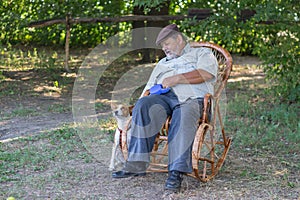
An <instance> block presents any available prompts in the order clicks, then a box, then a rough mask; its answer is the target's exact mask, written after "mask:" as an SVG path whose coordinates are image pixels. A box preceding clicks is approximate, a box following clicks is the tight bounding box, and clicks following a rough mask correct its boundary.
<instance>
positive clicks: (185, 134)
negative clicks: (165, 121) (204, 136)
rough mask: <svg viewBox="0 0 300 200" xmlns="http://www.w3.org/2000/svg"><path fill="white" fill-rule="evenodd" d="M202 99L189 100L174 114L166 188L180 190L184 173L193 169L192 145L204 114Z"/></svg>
mask: <svg viewBox="0 0 300 200" xmlns="http://www.w3.org/2000/svg"><path fill="white" fill-rule="evenodd" d="M202 104H203V103H202V99H201V100H198V99H194V100H188V101H187V102H185V103H183V104H181V105H180V106H178V107H177V108H176V109H175V110H174V111H173V114H172V122H171V125H170V129H169V133H168V153H169V166H168V168H169V177H168V179H167V180H166V184H165V189H167V190H173V191H178V190H179V189H180V188H181V182H182V179H183V178H182V175H183V173H189V172H191V171H192V155H191V150H192V145H193V142H194V138H195V134H196V131H197V128H198V123H199V118H200V116H201V115H202V107H203V106H202Z"/></svg>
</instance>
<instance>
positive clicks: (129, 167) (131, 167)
mask: <svg viewBox="0 0 300 200" xmlns="http://www.w3.org/2000/svg"><path fill="white" fill-rule="evenodd" d="M147 165H148V163H146V162H140V161H133V162H126V163H125V166H124V168H123V169H122V170H121V171H117V172H113V173H112V177H113V178H127V177H130V176H145V175H146V169H147Z"/></svg>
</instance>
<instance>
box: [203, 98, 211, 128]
mask: <svg viewBox="0 0 300 200" xmlns="http://www.w3.org/2000/svg"><path fill="white" fill-rule="evenodd" d="M212 99H213V95H212V94H210V93H207V94H206V95H205V96H204V100H203V114H202V122H201V123H204V122H208V121H209V120H208V116H209V114H211V113H209V112H210V110H211V102H212Z"/></svg>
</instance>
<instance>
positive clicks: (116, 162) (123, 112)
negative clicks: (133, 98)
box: [109, 105, 132, 171]
mask: <svg viewBox="0 0 300 200" xmlns="http://www.w3.org/2000/svg"><path fill="white" fill-rule="evenodd" d="M112 108H113V116H114V117H115V118H116V121H117V128H116V131H115V135H114V144H113V148H112V155H111V159H110V165H109V170H110V171H113V170H116V168H117V167H121V166H123V164H124V163H125V158H124V156H123V153H122V151H121V148H120V142H121V138H120V136H121V134H122V133H123V132H124V131H127V146H128V145H129V142H130V137H131V133H130V113H131V110H132V107H129V106H124V105H112Z"/></svg>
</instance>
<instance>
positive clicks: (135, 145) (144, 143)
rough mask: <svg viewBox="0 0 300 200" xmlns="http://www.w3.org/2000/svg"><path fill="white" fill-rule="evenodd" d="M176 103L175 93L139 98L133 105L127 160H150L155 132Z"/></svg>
mask: <svg viewBox="0 0 300 200" xmlns="http://www.w3.org/2000/svg"><path fill="white" fill-rule="evenodd" d="M176 104H178V100H177V97H176V95H174V94H173V93H170V94H169V93H168V94H167V95H151V96H147V97H143V98H141V99H140V100H139V101H138V102H137V104H136V105H135V106H134V109H133V113H132V124H131V133H132V136H131V141H130V144H129V149H128V151H129V152H128V153H129V156H128V161H144V162H149V161H150V153H151V151H152V148H153V145H154V142H155V138H156V135H157V133H158V132H159V131H160V129H161V127H162V125H163V124H164V123H165V122H166V119H167V117H168V116H169V115H171V114H172V108H173V106H174V105H176Z"/></svg>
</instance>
